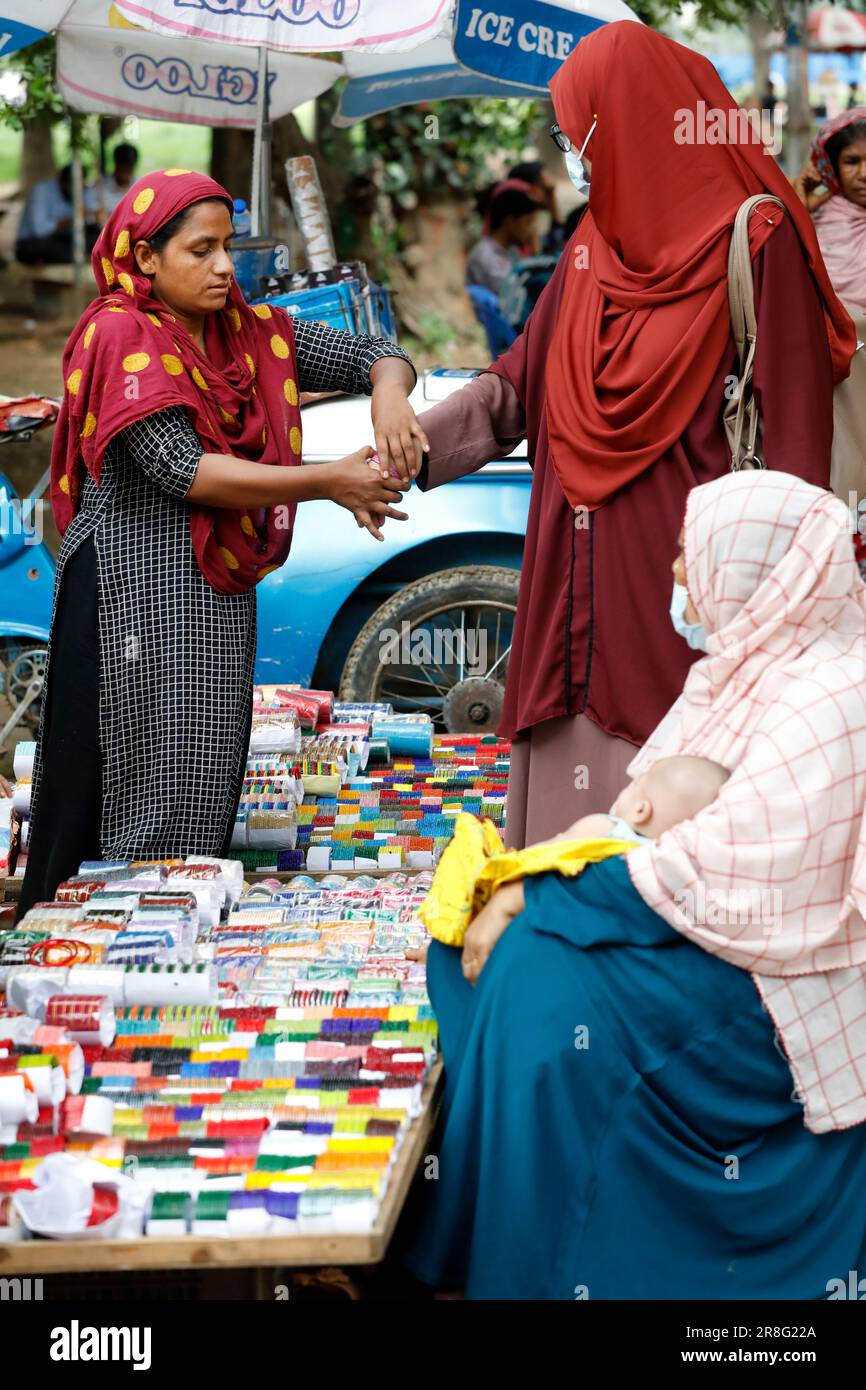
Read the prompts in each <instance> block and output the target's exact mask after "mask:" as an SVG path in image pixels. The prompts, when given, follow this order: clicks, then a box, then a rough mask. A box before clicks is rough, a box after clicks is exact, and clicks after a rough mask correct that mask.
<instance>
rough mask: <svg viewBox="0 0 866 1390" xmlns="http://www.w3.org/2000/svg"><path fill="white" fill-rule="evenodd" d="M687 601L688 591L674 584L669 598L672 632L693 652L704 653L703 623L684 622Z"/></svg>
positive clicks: (682, 586) (683, 586)
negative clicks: (677, 634)
mask: <svg viewBox="0 0 866 1390" xmlns="http://www.w3.org/2000/svg"><path fill="white" fill-rule="evenodd" d="M688 599H689V591H688V589H687V588H686V587H685V585H684V584H676V583H675V584H674V592H673V595H672V597H671V610H670V611H671V622H672V623H673V625H674V631H675V632H678V633H679V635H680V637H682V638H684V639H685V641H686V642H688V644H689V646H690V647H691V648H692V650H693V651H696V652H705V651H706V650H707V629H706V628H705V627H704V625H703V623H689V622H687V621H686V604H687V603H688Z"/></svg>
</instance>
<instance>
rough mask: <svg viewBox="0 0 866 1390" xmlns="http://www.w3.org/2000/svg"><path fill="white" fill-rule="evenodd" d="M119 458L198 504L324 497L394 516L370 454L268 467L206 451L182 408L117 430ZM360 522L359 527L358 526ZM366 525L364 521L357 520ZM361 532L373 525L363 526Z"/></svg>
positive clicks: (391, 496)
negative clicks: (124, 455)
mask: <svg viewBox="0 0 866 1390" xmlns="http://www.w3.org/2000/svg"><path fill="white" fill-rule="evenodd" d="M122 439H123V445H124V448H125V450H126V453H127V457H128V458H130V459H131V461H132V463H133V466H135V467H139V468H140V469H141V470H142V472H143V473H145V474H146V475H147V476H148V477H149V478H150V480H151V481H152V482H154V483H155V484H156V485H157V487H160V488H162V489H163V490H164V491H165V492H168V493H171V495H172V496H174V497H177V498H178V499H179V500H184V501H187V502H195V503H197V504H198V505H200V506H205V507H230V508H239V507H274V506H280V505H291V504H293V503H298V502H310V501H316V500H320V499H323V498H324V499H327V500H329V501H332V502H336V503H337V504H338V505H339V506H342V507H346V508H348V510H350V511H352V512H354V513H355V515H356V517H358V516H359V515H363V514H367V515H368V519H369V514H370V513H371V512H372V511H375V512H376V513H377V514H381V512H382V510H383V509H384V510H385V513H386V515H390V516H399V517H402V515H403V513H400V512H395V511H393V509H392V504H393V503H394V502H397V501H399V499H400V493H399V492H398V491H397V485H396V483H394V482H393V481H392V480H391V479H388V478H386V477H384V476H383V475H382V473H381V472H380V471H379V470H378V469H375V468H371V467H370V465H369V463H368V462H367V459H368V458H369V456H370V454H371V453H372V450H371V449H370V448H369V447H365V448H363V449H358V450H356V451H355V453H354V454H349V455H348V456H347V457H346V458H344V459H337V460H336V461H335V462H334V463H317V464H307V465H304V464H300V465H298V466H297V467H293V468H274V467H273V466H272V465H270V464H265V463H251V462H250V461H249V460H247V459H238V458H234V457H233V456H232V455H230V454H213V453H206V452H205V451H204V449H203V448H202V444H201V440H200V439H199V437H198V435H197V434H196V432H195V430H194V429H193V426H192V423H191V422H190V419H189V416H188V415H187V413H186V410H185V409H184V408H183V407H182V406H171V407H169V408H168V409H165V410H160V411H156V412H154V414H152V415H146V416H144V417H143V418H142V419H140V420H136V421H135V422H134V423H133V424H131V425H127V427H126V429H125V430H124V431H123V433H122ZM359 524H360V523H359ZM364 524H365V525H366V524H367V523H366V522H365V523H364ZM368 529H373V530H374V533H375V529H376V528H375V525H374V524H373V523H372V522H371V525H370V527H368Z"/></svg>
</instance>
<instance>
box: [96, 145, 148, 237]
mask: <svg viewBox="0 0 866 1390" xmlns="http://www.w3.org/2000/svg"><path fill="white" fill-rule="evenodd" d="M113 158H114V171H113V173H111V174H104V175H103V176H102V178H101V179H97V181H96V184H95V185H94V189H93V198H94V206H95V208H96V216H97V220H98V222H99V225H100V226H102V225H103V224H104V223H106V222H107V221H108V219H109V217H110V216H111V214H112V213H113V212H114V209H115V208H116V207H117V205H118V203H119V202H120V200H121V198H123V197H124V195H125V194H126V192H127V189H129V188H131V187H132V185H133V183H134V182H135V166H136V164H137V163H138V150H137V149H136V148H135V146H134V145H115V147H114V156H113Z"/></svg>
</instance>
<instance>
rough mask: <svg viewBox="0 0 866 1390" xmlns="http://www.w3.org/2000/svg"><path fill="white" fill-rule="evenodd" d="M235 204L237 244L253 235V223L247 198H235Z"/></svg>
mask: <svg viewBox="0 0 866 1390" xmlns="http://www.w3.org/2000/svg"><path fill="white" fill-rule="evenodd" d="M234 205H235V215H234V227H235V244H237V243H238V242H239V241H246V239H247V237H249V236H251V235H252V230H253V224H252V219H251V218H250V214H249V209H248V208H247V205H246V202H245V200H244V199H243V198H235V200H234Z"/></svg>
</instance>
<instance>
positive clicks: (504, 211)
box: [466, 179, 540, 294]
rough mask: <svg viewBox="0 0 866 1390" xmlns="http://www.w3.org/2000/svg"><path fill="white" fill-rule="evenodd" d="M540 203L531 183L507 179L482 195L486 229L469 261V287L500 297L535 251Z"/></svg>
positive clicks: (474, 247)
mask: <svg viewBox="0 0 866 1390" xmlns="http://www.w3.org/2000/svg"><path fill="white" fill-rule="evenodd" d="M539 207H540V203H539V201H538V197H537V195H536V193H535V190H534V189H533V188H532V185H531V184H528V183H524V182H523V180H522V179H506V180H505V182H504V183H499V184H496V185H494V187H493V189H492V190H491V191H490V192H488V193H485V194H482V195H481V198H480V199H479V209H480V211H482V212H483V213H484V214H485V217H484V230H483V232H482V235H481V236H480V237H479V239H478V241H476V243H475V245H474V246H473V247H472V250H471V251H470V252H469V257H468V259H467V262H466V283H467V285H480V286H481V287H482V288H483V289H486V290H489V291H490V292H491V294H498V293H499V290H500V288H501V286H502V282H503V280H504V279H505V277H506V275H507V274H508V272H509V271H510V270H511V268H512V266H513V265H514V263H515V261H517V260H519V259H520V258H521V256H524V255H527V254H529V255H531V254H532V253H533V250H534V248H535V245H536V243H535V237H536V232H537V221H538V212H539Z"/></svg>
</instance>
